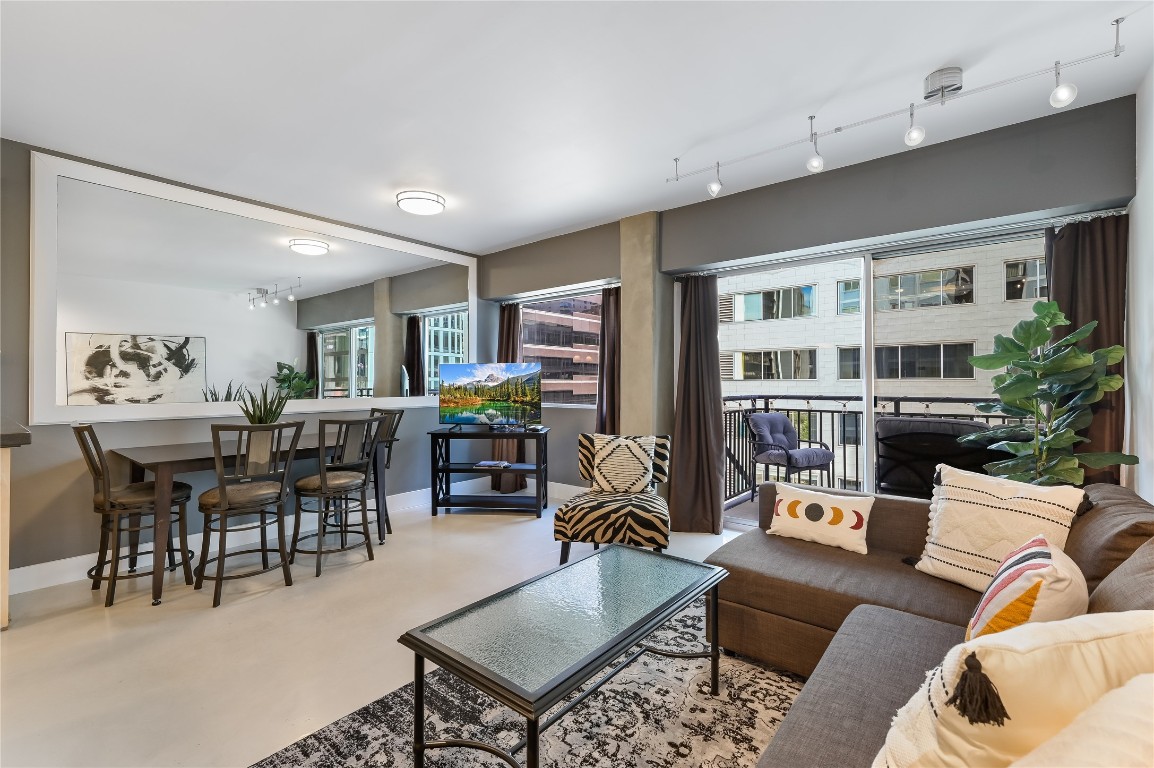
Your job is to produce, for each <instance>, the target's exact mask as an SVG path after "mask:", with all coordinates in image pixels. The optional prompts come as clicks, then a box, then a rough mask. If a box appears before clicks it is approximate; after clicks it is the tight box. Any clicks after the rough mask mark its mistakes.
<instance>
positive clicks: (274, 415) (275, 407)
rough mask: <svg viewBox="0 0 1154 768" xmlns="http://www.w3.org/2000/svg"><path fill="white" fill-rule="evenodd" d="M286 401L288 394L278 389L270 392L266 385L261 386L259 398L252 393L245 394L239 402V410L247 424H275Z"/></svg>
mask: <svg viewBox="0 0 1154 768" xmlns="http://www.w3.org/2000/svg"><path fill="white" fill-rule="evenodd" d="M288 401H289V394H288V392H284V391H282V390H279V389H273V390H271V391H270V390H269V388H268V384H261V385H260V396H259V397H258V396H257V395H256V393H254V392H245V396H244V397H243V398H242V399H241V401H240V410H241V412H242V413H244V417H245V418H246V419H248V423H249V424H275V423H277V422H278V421H280V416H281V413H283V412H284V407H285V405H286V404H287V403H288Z"/></svg>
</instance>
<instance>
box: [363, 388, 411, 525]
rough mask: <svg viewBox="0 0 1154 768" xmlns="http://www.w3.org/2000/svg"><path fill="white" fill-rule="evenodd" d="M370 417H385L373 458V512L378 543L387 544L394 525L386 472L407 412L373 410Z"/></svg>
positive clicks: (391, 462) (383, 409)
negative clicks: (386, 536)
mask: <svg viewBox="0 0 1154 768" xmlns="http://www.w3.org/2000/svg"><path fill="white" fill-rule="evenodd" d="M369 415H370V416H384V417H385V420H384V421H383V422H382V423H381V429H380V438H379V440H378V442H377V453H376V456H374V457H373V472H372V480H373V510H374V511H375V512H376V513H377V543H378V544H384V543H385V533H386V532H388V533H392V532H393V524H392V522H391V521H390V520H389V501H388V495H387V493H386V491H385V472H386V471H387V470H388V469H389V467H390V466H392V464H393V444H394V443H395V442H397V431H398V430H399V429H400V427H401V417H402V416H404V415H405V412H404V411H403V410H401V409H395V410H393V409H388V408H373V409H372V410H370V411H369Z"/></svg>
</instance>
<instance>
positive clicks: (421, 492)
mask: <svg viewBox="0 0 1154 768" xmlns="http://www.w3.org/2000/svg"><path fill="white" fill-rule="evenodd" d="M488 488H489V478H487V477H477V478H472V479H470V480H462V481H460V482H456V483H453V492H454V493H478V492H482V491H485V490H488ZM532 488H533V480H532V478H530V479H529V489H528V490H529V491H531V490H532ZM584 490H586V489H585V488H583V487H581V486H579V485H566V484H564V483H549V498H550V499H555V500H564V499H568V498H570V497H572V496H574V495H576V494H578V493H581V492H582V491H584ZM388 500H389V511H390V512H403V511H405V510H408V509H415V508H418V507H425V508H428V506H429V489H428V488H418V489H417V490H415V491H405V492H404V493H394V494H391V495H390V496H389V499H388ZM193 514H195V513H193ZM301 523H302V524H301V532H302V533H311V532H313V531H315V530H316V527H317V525H316V518H315V517H314V516H313V515H309V516H308V518H306V519H305V520H302V521H301ZM200 540H201V536H200V534H195V535H194V536H193V540H192V541H191V542H189V546H190V547H192V549H194V550H196V551H197V557H198V558H199V556H200V550H199V549H198V548H199V547H200V546H201V544H200ZM259 540H260V532H259V531H255V530H254V531H241V532H239V533H235V534H230V535H229V543H230V544H233V545H234V546H235V547H237V548H240V547H247V546H250V545H252V544H255V543H256V542H257V541H259ZM215 544H216V542H215V539H214V540H213V542H212V544H211V546H210V548H209V554H210V555H212V554H215V553H216V546H215ZM145 546H146V548H150V547H151V546H152V545H151V544H147V545H145ZM121 554H122V555H127V554H128V548H127V547H125V548H123V549H122V550H121ZM95 563H96V553H95V552H92V553H91V554H88V555H77V556H76V557H66V558H64V559H63V560H51V561H49V562H47V563H37V564H35V565H26V566H24V567H23V568H14V569H12V570H11V571H10V572H9V574H8V593H9V594H12V595H18V594H20V593H22V592H31V591H32V590H35V589H44V588H45V587H55V586H57V585H59V584H67V583H69V582H73V581H83V580H84V579H85V574H86V573H87V572H88V569H89V568H91V567H92V566H93V565H94V564H95ZM124 567H127V566H124ZM139 567H140V568H142V569H149V568H151V567H152V555H145V556H144V557H143V558H141V563H140V566H139Z"/></svg>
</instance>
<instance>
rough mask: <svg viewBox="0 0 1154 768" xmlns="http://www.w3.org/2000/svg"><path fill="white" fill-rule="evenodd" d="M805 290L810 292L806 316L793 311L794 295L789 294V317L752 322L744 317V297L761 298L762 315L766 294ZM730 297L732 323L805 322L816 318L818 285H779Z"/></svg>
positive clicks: (741, 292)
mask: <svg viewBox="0 0 1154 768" xmlns="http://www.w3.org/2000/svg"><path fill="white" fill-rule="evenodd" d="M805 288H808V289H809V291H810V300H809V308H810V312H809V314H807V315H799V314H797V313H796V312H795V311H794V310H795V307H796V302H794V295H793V294H792V293H791V294H790V298H789V306H790V312H791V314H790V315H789V317H759V318H757V319H754V320H750V319H747V318H746V317H745V297H746V296H761V297H762V298H761V305H762V307H763V313H764V306H765V295H766V294H767V293H773V292H777V293H780V292H782V291H799V290H802V289H805ZM732 296H733V320H732V321H731V322H734V323H761V322H766V321H771V320H805V319H808V318H814V317H817V316H818V309H817V307H818V284H817V283H799V284H797V285H781V286H774V287H772V288H764V289H761V290H757V291H738V292H736V293H734V294H732ZM738 307H740V308H741V310H740V314H741V319H738ZM751 351H756V350H751Z"/></svg>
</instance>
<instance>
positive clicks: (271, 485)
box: [196, 480, 281, 512]
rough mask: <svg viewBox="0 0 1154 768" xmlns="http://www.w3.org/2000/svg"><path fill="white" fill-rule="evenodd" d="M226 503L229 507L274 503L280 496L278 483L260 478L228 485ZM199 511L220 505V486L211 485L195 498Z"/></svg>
mask: <svg viewBox="0 0 1154 768" xmlns="http://www.w3.org/2000/svg"><path fill="white" fill-rule="evenodd" d="M227 493H228V505H229V506H230V507H250V506H254V505H259V504H276V503H277V500H278V499H279V498H280V494H281V487H280V483H278V482H275V481H273V480H260V481H256V482H250V483H237V484H236V485H230V486H228V491H227ZM196 503H197V504H198V505H199V506H200V511H201V512H207V511H210V510H215V509H216V508H217V507H219V506H220V488H219V487H216V486H214V487H212V488H209V489H208V490H207V491H205V492H204V493H202V494H200V496H198V497H197V498H196Z"/></svg>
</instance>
